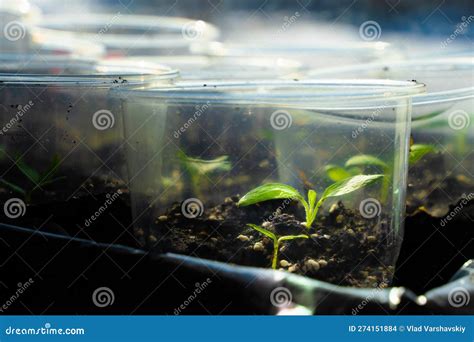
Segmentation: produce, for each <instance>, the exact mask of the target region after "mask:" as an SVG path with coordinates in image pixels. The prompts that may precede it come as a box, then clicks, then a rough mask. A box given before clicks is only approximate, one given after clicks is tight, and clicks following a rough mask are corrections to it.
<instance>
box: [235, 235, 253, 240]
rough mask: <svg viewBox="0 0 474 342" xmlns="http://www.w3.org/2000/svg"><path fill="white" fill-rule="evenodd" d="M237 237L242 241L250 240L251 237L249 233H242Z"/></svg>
mask: <svg viewBox="0 0 474 342" xmlns="http://www.w3.org/2000/svg"><path fill="white" fill-rule="evenodd" d="M237 239H239V240H240V241H242V242H245V241H249V240H250V239H249V237H248V236H247V235H242V234H240V235H239V236H237Z"/></svg>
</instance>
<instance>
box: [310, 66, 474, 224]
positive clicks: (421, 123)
mask: <svg viewBox="0 0 474 342" xmlns="http://www.w3.org/2000/svg"><path fill="white" fill-rule="evenodd" d="M310 77H328V78H333V77H337V78H366V77H370V78H381V79H383V78H390V79H399V80H406V79H416V80H417V81H419V82H422V83H424V84H426V87H427V93H426V94H420V95H417V96H415V97H414V98H413V124H412V138H413V141H412V147H411V149H412V154H413V159H412V162H411V163H410V172H409V186H408V196H407V205H408V212H409V213H410V212H413V211H415V210H417V209H420V208H421V209H422V210H426V211H428V212H429V213H430V214H431V215H433V216H436V217H441V216H444V215H446V214H447V213H448V212H449V211H450V210H451V209H450V206H456V204H457V203H458V202H459V201H460V200H461V201H464V200H466V199H467V200H473V199H474V198H473V196H474V195H472V194H473V193H474V173H473V170H474V151H473V148H472V146H474V58H472V57H452V58H438V59H433V58H431V59H429V58H424V59H418V60H411V61H405V62H397V63H394V62H392V63H374V64H367V65H357V66H351V67H346V68H334V69H331V70H326V71H320V70H319V71H314V72H311V73H310Z"/></svg>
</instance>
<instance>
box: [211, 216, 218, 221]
mask: <svg viewBox="0 0 474 342" xmlns="http://www.w3.org/2000/svg"><path fill="white" fill-rule="evenodd" d="M209 220H212V221H217V220H218V219H217V216H216V215H214V214H211V215H209Z"/></svg>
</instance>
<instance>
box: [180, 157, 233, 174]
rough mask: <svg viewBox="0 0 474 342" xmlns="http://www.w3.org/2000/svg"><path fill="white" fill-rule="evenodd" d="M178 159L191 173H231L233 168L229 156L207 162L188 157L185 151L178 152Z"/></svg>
mask: <svg viewBox="0 0 474 342" xmlns="http://www.w3.org/2000/svg"><path fill="white" fill-rule="evenodd" d="M178 158H179V159H180V160H181V161H182V162H183V163H184V164H185V165H186V167H187V168H188V169H189V171H191V172H194V173H197V174H199V175H205V174H208V173H212V172H216V171H229V170H230V169H231V168H232V165H231V163H230V162H229V157H228V156H220V157H217V158H215V159H210V160H205V159H199V158H192V157H188V156H187V155H186V154H185V153H184V152H183V151H179V152H178Z"/></svg>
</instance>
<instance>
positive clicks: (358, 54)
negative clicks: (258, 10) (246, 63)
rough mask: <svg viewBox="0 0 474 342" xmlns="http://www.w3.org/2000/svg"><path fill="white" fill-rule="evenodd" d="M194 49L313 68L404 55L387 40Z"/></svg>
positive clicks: (194, 49) (216, 45)
mask: <svg viewBox="0 0 474 342" xmlns="http://www.w3.org/2000/svg"><path fill="white" fill-rule="evenodd" d="M191 50H192V52H194V53H196V54H203V55H208V56H228V57H247V56H256V57H274V58H287V59H293V60H297V61H299V62H301V63H303V64H304V65H308V66H310V67H312V68H315V69H316V68H317V69H320V68H326V67H331V66H342V65H352V64H358V63H369V62H374V61H378V60H397V59H401V58H403V57H402V55H401V54H400V53H398V51H397V50H396V48H395V47H393V46H392V45H390V44H389V43H386V42H360V41H355V42H354V41H353V42H351V41H348V42H336V43H331V42H327V41H324V42H323V41H321V42H312V43H309V44H305V45H301V44H292V43H288V44H279V43H275V42H273V41H271V40H269V41H265V42H254V43H252V42H247V43H232V42H225V43H222V42H216V41H214V42H209V43H207V44H204V43H201V44H193V45H192V47H191Z"/></svg>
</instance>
